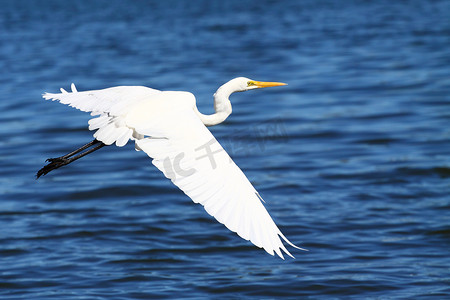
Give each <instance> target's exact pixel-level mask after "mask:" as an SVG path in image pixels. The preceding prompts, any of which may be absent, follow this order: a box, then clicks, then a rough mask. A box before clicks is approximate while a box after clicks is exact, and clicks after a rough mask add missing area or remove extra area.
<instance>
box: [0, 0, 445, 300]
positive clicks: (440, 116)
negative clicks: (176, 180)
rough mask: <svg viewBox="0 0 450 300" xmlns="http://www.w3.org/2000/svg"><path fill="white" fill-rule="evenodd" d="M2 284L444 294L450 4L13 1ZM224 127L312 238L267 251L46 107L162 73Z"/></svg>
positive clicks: (8, 16)
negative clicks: (60, 159) (281, 251)
mask: <svg viewBox="0 0 450 300" xmlns="http://www.w3.org/2000/svg"><path fill="white" fill-rule="evenodd" d="M0 4H1V5H0V7H1V8H0V70H1V72H0V91H1V93H0V136H1V138H0V199H1V201H0V228H1V231H0V288H1V289H0V298H2V299H163V298H185V299H201V298H209V299H211V298H215V299H226V298H228V299H230V298H241V299H246V298H249V299H280V298H283V297H285V298H290V299H308V298H310V299H349V298H354V299H405V298H407V299H444V298H446V297H448V296H449V294H450V288H449V281H450V252H449V246H450V196H449V192H450V141H449V139H450V122H449V120H450V96H449V91H450V51H449V49H450V18H449V16H450V2H449V1H444V0H442V1H339V2H337V1H312V0H311V1H294V0H292V1H264V0H261V1H251V2H250V1H189V2H188V1H183V2H182V1H127V2H125V1H70V2H69V1H1V3H0ZM237 76H246V77H250V78H253V79H256V80H266V81H282V82H287V83H288V84H289V85H288V86H286V87H279V88H272V89H267V90H258V91H251V92H246V93H239V94H236V95H233V96H232V98H231V100H232V103H233V114H232V115H231V116H230V118H229V119H228V120H227V121H226V122H225V123H224V124H222V125H219V126H216V127H214V128H211V131H212V132H213V134H214V135H215V136H216V137H217V138H218V140H219V141H220V142H221V143H222V144H223V145H224V147H225V148H226V149H227V150H228V152H230V154H231V155H232V156H233V158H234V160H235V161H236V163H237V164H238V165H239V166H240V167H241V168H242V169H243V170H244V172H245V173H246V174H247V176H248V177H249V179H250V180H251V181H252V182H253V184H254V186H255V187H256V189H257V190H258V191H259V192H260V193H261V195H262V196H263V198H264V199H265V200H266V207H267V209H268V210H269V212H270V213H271V215H272V216H273V218H274V220H275V221H276V222H277V224H278V225H279V226H280V228H281V230H282V231H283V232H284V233H285V235H286V236H287V237H288V238H289V239H290V240H291V241H292V242H294V243H295V244H298V245H299V246H301V247H304V248H307V249H309V252H304V251H300V250H295V249H292V248H291V249H290V250H292V251H291V252H292V253H293V254H294V255H295V257H296V259H295V260H293V259H286V260H285V261H283V260H281V259H279V258H276V257H272V256H270V255H268V254H266V253H265V252H264V251H263V250H261V249H258V248H256V247H254V246H253V245H252V244H250V243H249V242H247V241H244V240H242V239H240V238H239V237H238V236H237V235H235V234H233V233H231V232H229V231H228V230H227V229H226V228H225V227H224V226H222V225H221V224H219V223H217V222H216V221H215V220H214V219H213V218H212V217H210V216H209V215H208V214H207V213H206V212H205V211H204V210H203V208H202V207H201V206H199V205H196V204H194V203H193V202H192V201H191V200H190V199H189V198H187V197H186V196H185V195H184V194H183V193H182V192H180V191H179V190H178V189H177V188H176V187H174V186H173V185H172V184H171V183H170V182H169V181H168V180H166V179H165V178H164V176H163V175H162V174H161V173H160V172H159V171H158V170H157V169H156V168H155V167H153V166H152V165H151V162H150V159H148V157H147V156H146V155H145V154H143V153H140V152H139V153H138V152H135V151H134V150H133V146H132V145H131V143H130V144H129V145H127V146H126V147H124V148H117V147H107V148H104V149H102V150H99V151H98V152H96V153H95V154H92V155H91V156H89V157H86V158H84V159H82V160H80V161H78V162H76V163H74V164H72V165H70V166H67V167H65V168H62V169H60V170H57V171H54V172H52V173H50V174H48V175H47V176H44V177H43V178H41V179H39V180H38V181H36V180H35V178H34V175H35V173H36V171H37V170H38V169H39V168H40V167H41V166H43V164H44V161H45V159H46V158H48V157H55V156H59V155H62V154H64V153H67V152H69V151H71V150H73V149H74V148H75V147H78V146H81V145H82V144H84V143H86V142H88V141H90V140H91V139H92V135H91V133H90V132H89V131H88V130H87V120H88V119H89V115H88V114H86V113H82V112H79V111H76V110H74V109H71V108H69V107H67V106H64V105H61V104H58V103H55V102H49V101H44V100H43V99H42V98H41V94H42V93H43V92H46V91H47V92H57V91H58V90H59V88H60V87H64V88H66V89H67V88H69V86H70V83H72V82H75V83H76V84H77V87H78V89H79V90H90V89H100V88H106V87H110V86H117V85H145V86H149V87H153V88H158V89H162V90H186V91H191V92H193V93H194V94H195V95H196V97H197V101H198V106H199V109H200V111H202V112H204V113H211V112H212V111H213V108H212V94H213V93H214V91H215V90H216V88H217V87H218V86H219V85H221V84H223V83H224V82H226V81H228V80H229V79H231V78H233V77H237Z"/></svg>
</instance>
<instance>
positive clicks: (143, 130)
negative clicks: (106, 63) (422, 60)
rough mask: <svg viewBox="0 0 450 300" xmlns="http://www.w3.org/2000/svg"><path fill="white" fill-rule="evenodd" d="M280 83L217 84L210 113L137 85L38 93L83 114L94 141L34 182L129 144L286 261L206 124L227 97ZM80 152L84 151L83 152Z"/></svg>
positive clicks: (279, 237) (227, 109) (227, 105)
mask: <svg viewBox="0 0 450 300" xmlns="http://www.w3.org/2000/svg"><path fill="white" fill-rule="evenodd" d="M282 85H285V83H280V82H262V81H255V80H251V79H249V78H245V77H239V78H235V79H232V80H230V81H229V82H227V83H225V84H224V85H222V86H221V87H219V89H218V90H217V91H216V93H215V94H214V110H215V113H213V114H211V115H204V114H202V113H200V112H199V111H198V109H197V106H196V100H195V97H194V95H193V94H191V93H189V92H181V91H159V90H156V89H152V88H148V87H143V86H117V87H111V88H107V89H102V90H92V91H83V92H78V91H77V89H76V87H75V85H74V84H73V83H72V85H71V92H67V91H66V90H64V89H61V93H57V94H52V93H45V94H44V95H43V97H44V98H45V99H46V100H49V99H51V100H58V101H59V102H61V103H63V104H67V105H69V106H72V107H75V108H77V109H79V110H81V111H84V112H90V113H91V115H92V116H95V118H92V119H90V120H89V130H93V131H95V133H94V138H95V139H94V140H93V141H91V142H90V143H88V144H86V145H84V146H82V147H80V148H78V149H77V150H75V151H73V152H71V153H68V154H66V155H64V156H61V157H58V158H49V159H48V160H47V161H48V162H49V163H48V164H47V165H46V166H44V167H43V168H42V169H40V170H39V171H38V172H37V174H36V177H37V178H39V177H40V176H42V175H45V174H47V173H48V172H50V171H52V170H54V169H57V168H59V167H62V166H64V165H67V164H69V163H71V162H73V161H75V160H77V159H79V158H81V157H83V156H85V155H87V154H89V153H92V152H94V151H96V150H98V149H100V148H102V147H104V146H106V145H112V144H113V143H115V144H116V146H118V147H122V146H124V145H125V144H126V143H127V142H128V141H129V140H132V141H134V142H135V149H136V150H138V151H144V152H145V153H146V154H147V155H148V156H149V157H150V158H151V159H152V163H153V165H155V166H156V167H157V168H158V169H159V170H160V171H162V172H163V174H164V175H165V176H166V177H167V178H169V179H170V180H171V181H172V182H173V183H174V184H175V185H176V186H178V187H179V188H180V189H181V190H182V191H183V192H184V193H185V194H186V195H187V196H189V197H190V198H191V199H192V201H194V202H195V203H200V204H201V205H203V206H204V208H205V210H206V211H207V212H208V213H209V214H210V215H211V216H213V217H214V218H216V220H217V221H219V222H220V223H222V224H224V225H225V226H226V227H227V228H228V229H229V230H231V231H233V232H236V233H237V234H238V235H239V236H240V237H241V238H243V239H245V240H249V241H250V242H252V243H253V244H254V245H256V246H257V247H259V248H264V250H265V251H267V252H268V253H269V254H271V255H274V253H276V254H277V255H278V256H280V257H281V258H283V259H284V257H283V253H282V251H284V252H285V253H286V254H288V255H289V256H291V257H293V256H292V254H290V253H289V251H288V250H287V249H286V247H285V245H284V243H283V241H284V242H286V243H287V244H289V245H290V246H292V247H294V248H297V249H301V250H305V249H302V248H299V247H297V246H295V245H294V244H293V243H291V242H290V241H289V240H288V239H287V238H286V237H285V236H284V235H283V234H282V233H281V231H280V230H279V229H278V227H277V225H276V224H275V223H274V221H273V220H272V218H271V217H270V215H269V213H268V212H267V210H266V209H265V207H264V205H263V203H262V202H263V199H262V198H261V196H260V195H259V194H258V192H257V191H256V190H255V188H254V187H253V186H252V184H251V183H250V181H249V180H248V179H247V177H246V176H245V175H244V173H243V172H242V171H241V169H240V168H239V167H238V166H237V165H236V164H235V163H234V161H233V160H232V159H231V158H230V156H229V155H228V154H227V152H226V151H225V150H224V149H223V148H222V146H221V145H220V144H219V142H218V141H217V140H216V139H215V138H214V136H213V135H212V134H211V132H210V131H209V130H208V129H207V126H213V125H217V124H220V123H222V122H223V121H225V119H226V118H227V117H228V116H229V115H230V114H231V112H232V108H231V102H230V100H229V96H230V95H231V94H232V93H234V92H243V91H248V90H253V89H258V88H265V87H274V86H282ZM83 151H84V152H83Z"/></svg>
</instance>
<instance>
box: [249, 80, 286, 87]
mask: <svg viewBox="0 0 450 300" xmlns="http://www.w3.org/2000/svg"><path fill="white" fill-rule="evenodd" d="M249 85H255V86H257V87H259V88H266V87H272V86H281V85H287V84H286V83H282V82H264V81H254V80H252V81H250V82H249Z"/></svg>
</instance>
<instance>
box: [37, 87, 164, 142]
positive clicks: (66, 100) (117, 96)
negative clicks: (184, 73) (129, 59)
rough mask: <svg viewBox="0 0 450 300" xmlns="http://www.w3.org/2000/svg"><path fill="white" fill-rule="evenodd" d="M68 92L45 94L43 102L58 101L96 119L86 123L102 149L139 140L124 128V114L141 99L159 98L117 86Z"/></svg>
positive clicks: (154, 92)
mask: <svg viewBox="0 0 450 300" xmlns="http://www.w3.org/2000/svg"><path fill="white" fill-rule="evenodd" d="M71 88H72V92H71V93H68V92H66V91H65V90H64V89H61V93H60V94H51V93H45V94H44V95H43V97H44V98H45V99H47V100H49V99H52V100H58V101H59V102H61V103H63V104H68V105H69V106H71V107H75V108H77V109H79V110H81V111H85V112H91V115H93V116H95V115H100V116H99V117H97V118H94V119H91V120H89V130H97V129H98V130H97V132H96V133H95V134H94V137H95V138H96V139H98V140H99V141H102V142H103V143H105V144H106V145H111V144H112V143H114V142H115V143H116V145H117V146H119V147H121V146H124V145H125V144H126V143H127V142H128V140H129V139H134V138H140V137H141V136H139V135H138V134H137V133H136V132H135V131H133V130H132V129H131V128H128V127H127V126H126V125H125V124H124V117H125V116H126V114H127V112H128V111H129V110H130V109H132V108H133V107H134V106H135V105H137V104H138V103H140V102H142V101H144V100H145V99H148V98H151V97H154V96H157V95H158V94H161V93H162V92H161V91H158V90H155V89H151V88H147V87H143V86H118V87H112V88H107V89H103V90H95V91H85V92H78V91H77V89H76V87H75V85H74V84H73V83H72V86H71Z"/></svg>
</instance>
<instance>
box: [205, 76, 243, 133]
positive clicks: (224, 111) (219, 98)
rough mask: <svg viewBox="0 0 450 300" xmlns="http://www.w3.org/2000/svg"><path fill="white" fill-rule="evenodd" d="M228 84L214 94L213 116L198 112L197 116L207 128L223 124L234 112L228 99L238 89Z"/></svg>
mask: <svg viewBox="0 0 450 300" xmlns="http://www.w3.org/2000/svg"><path fill="white" fill-rule="evenodd" d="M230 83H231V82H227V83H225V84H224V85H222V86H221V87H219V89H218V90H217V91H216V93H215V94H214V110H215V113H214V114H212V115H204V114H202V113H201V112H199V111H198V110H197V114H198V116H199V117H200V120H202V122H203V124H205V125H206V126H214V125H217V124H220V123H222V122H223V121H225V120H226V118H228V116H229V115H230V114H231V112H232V108H231V102H230V100H229V99H228V98H229V97H230V95H231V94H232V93H234V92H236V91H237V90H236V88H235V87H234V86H233V85H232V84H230Z"/></svg>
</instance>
